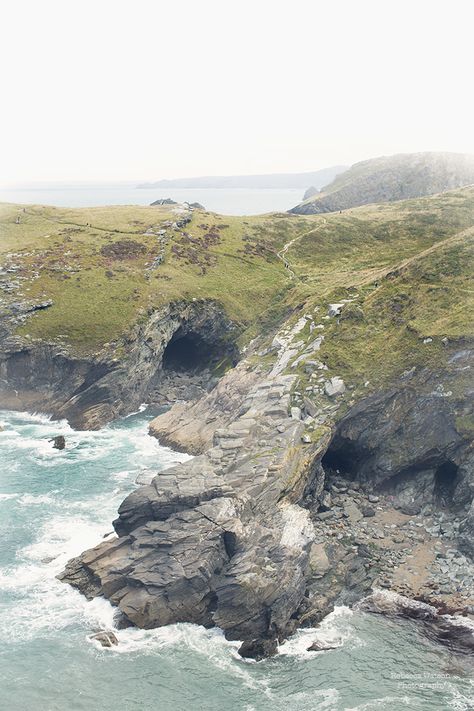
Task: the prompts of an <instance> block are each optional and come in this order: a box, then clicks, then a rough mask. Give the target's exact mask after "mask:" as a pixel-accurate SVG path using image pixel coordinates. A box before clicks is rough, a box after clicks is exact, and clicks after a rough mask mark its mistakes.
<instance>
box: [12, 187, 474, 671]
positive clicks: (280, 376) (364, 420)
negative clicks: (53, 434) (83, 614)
mask: <svg viewBox="0 0 474 711" xmlns="http://www.w3.org/2000/svg"><path fill="white" fill-rule="evenodd" d="M355 213H356V214H354V212H353V211H351V214H347V215H344V214H343V215H340V214H339V213H336V214H330V215H326V216H325V217H324V218H322V217H319V216H318V215H316V216H302V217H301V216H297V215H296V216H295V215H271V216H264V217H262V218H260V217H259V218H229V219H227V218H226V219H225V221H224V219H223V218H221V217H219V216H215V215H212V214H209V213H203V212H202V211H201V210H196V211H192V210H190V209H189V208H188V207H186V206H169V205H162V206H156V207H149V208H133V209H132V208H97V209H94V210H89V211H74V214H71V213H66V212H64V211H63V212H61V211H60V210H55V209H53V208H39V207H28V208H27V209H26V210H25V211H24V212H20V223H18V222H17V221H16V219H17V217H18V208H17V207H16V206H6V207H5V208H4V217H3V225H4V228H5V233H6V235H7V238H8V239H7V241H6V244H7V245H9V246H8V248H7V250H6V251H5V252H4V254H3V257H2V260H3V268H2V272H1V273H0V287H1V289H2V297H1V298H2V312H1V315H0V328H1V330H2V335H3V340H2V344H1V349H0V379H1V381H0V382H1V385H0V402H1V404H2V407H5V408H12V409H30V410H39V411H42V412H47V413H50V414H52V415H53V416H54V417H58V418H59V417H66V418H67V419H68V420H69V421H70V422H71V424H72V425H73V426H75V427H78V428H98V427H100V426H102V425H103V424H104V423H106V422H108V421H110V420H112V419H113V418H115V417H117V416H119V415H123V414H127V413H129V412H132V411H134V410H135V409H136V408H137V406H138V405H139V404H140V403H142V402H155V403H157V404H159V405H166V406H167V407H168V409H167V410H166V411H165V412H162V414H161V415H159V416H158V417H157V418H156V419H155V420H153V422H152V423H151V426H150V433H151V434H152V435H153V436H156V437H158V439H159V440H160V442H162V443H163V444H167V445H170V446H172V447H174V448H176V449H179V450H182V451H187V452H189V453H191V454H193V455H194V457H193V458H192V459H191V460H189V461H187V462H186V463H183V464H180V465H178V466H176V467H174V468H172V469H168V470H166V471H165V472H162V473H159V474H157V475H154V474H153V473H151V474H150V475H149V476H141V477H140V482H139V484H140V485H139V486H138V487H137V489H136V490H135V491H133V492H132V493H131V494H130V495H129V496H128V497H127V498H126V499H125V501H124V502H123V503H122V505H121V506H120V508H119V511H118V518H117V519H116V521H115V522H114V528H115V533H116V535H115V536H113V537H108V538H107V539H106V540H104V541H103V542H102V543H100V544H99V545H98V546H96V547H95V548H93V549H91V550H88V551H86V552H84V553H83V554H82V555H81V556H79V557H78V558H76V559H73V560H71V561H70V562H69V563H68V565H67V567H66V569H65V571H64V573H63V574H62V575H61V576H60V577H61V579H62V580H63V581H64V582H67V583H69V584H71V585H73V586H75V587H76V588H78V589H79V590H80V591H81V592H82V593H83V594H84V595H86V596H87V597H90V598H91V597H95V596H104V597H106V598H107V599H109V600H110V601H111V602H112V603H113V604H114V605H115V606H116V607H117V624H118V625H137V626H139V627H143V628H152V627H157V626H161V625H165V624H169V623H173V622H194V623H198V624H202V625H205V626H214V625H217V626H219V627H220V628H221V629H222V630H223V631H224V633H225V635H226V637H227V638H228V639H232V640H240V641H241V643H242V645H241V654H242V655H243V656H250V657H253V658H256V659H259V658H263V657H265V656H269V655H271V654H273V653H274V652H275V651H276V649H277V645H278V643H279V642H281V641H282V640H283V639H285V638H286V637H287V636H288V635H290V634H291V633H292V632H293V631H294V630H295V629H296V628H297V627H298V626H303V625H307V626H308V625H309V626H314V625H316V624H317V623H318V622H319V621H320V620H322V618H323V617H324V616H325V615H326V614H327V613H328V612H330V611H331V610H332V609H333V607H334V605H336V604H349V605H353V604H356V603H358V602H359V601H361V600H363V599H364V598H366V597H367V596H368V595H369V596H370V595H373V594H376V595H378V594H379V593H373V591H374V590H375V591H377V590H387V591H391V592H392V593H393V594H396V595H399V596H401V598H403V599H409V600H413V599H416V600H417V602H418V603H419V605H420V606H423V605H425V606H427V607H428V608H429V609H428V610H426V609H425V608H422V609H424V610H425V612H426V614H428V613H429V614H431V615H432V622H433V623H434V622H436V625H434V627H436V629H438V630H442V629H444V632H442V634H441V632H440V635H441V636H442V635H443V634H444V635H445V637H446V638H447V637H449V635H450V633H449V629H451V627H450V625H451V619H452V618H453V619H454V620H455V621H454V623H453V625H454V626H456V625H459V617H462V618H463V619H464V620H465V622H464V623H463V624H464V625H467V627H468V628H469V625H470V624H471V622H470V619H472V613H473V610H474V608H473V605H474V597H473V595H474V590H473V579H474V576H473V572H474V563H473V560H474V543H473V541H474V504H473V498H474V457H473V449H472V440H473V432H474V414H473V404H472V358H473V353H474V346H473V344H474V341H473V333H472V319H471V317H470V314H471V313H472V311H471V309H470V307H469V293H470V291H469V282H470V279H471V270H470V266H469V265H470V263H472V261H471V262H470V260H472V238H473V229H474V227H473V226H474V199H473V190H472V189H470V188H466V189H464V190H459V191H454V192H451V193H446V194H445V195H441V196H438V195H437V196H434V197H432V198H425V199H421V200H418V201H408V202H406V203H399V204H396V205H377V206H373V207H370V208H360V209H359V210H358V211H355ZM22 221H23V230H24V231H23V232H19V228H21V225H22ZM104 523H106V522H104ZM369 599H370V600H372V603H371V604H369V603H366V605H367V609H370V610H371V611H373V612H377V613H383V614H396V615H399V614H401V612H400V610H404V609H405V610H410V609H411V608H410V605H408V603H404V602H403V601H402V602H400V598H395V602H393V600H392V602H393V604H388V603H387V604H385V603H384V604H382V603H381V602H380V598H374V597H371V598H370V597H369ZM416 609H419V608H416ZM432 610H434V612H430V611H432ZM410 614H411V616H412V617H413V616H415V613H414V612H413V613H410ZM407 616H410V615H408V613H407ZM437 617H440V618H442V619H441V622H440V624H439V625H438V620H437V619H436V620H435V618H437ZM443 625H444V627H443ZM434 627H433V625H431V627H429V629H434ZM427 628H428V627H427ZM448 628H449V629H448ZM446 630H448V631H446ZM463 639H464V640H465V643H463V645H462V646H463V648H465V649H469V644H470V640H471V637H470V636H469V632H467V633H466V634H465V635H463ZM109 642H110V639H109ZM110 643H111V642H110Z"/></svg>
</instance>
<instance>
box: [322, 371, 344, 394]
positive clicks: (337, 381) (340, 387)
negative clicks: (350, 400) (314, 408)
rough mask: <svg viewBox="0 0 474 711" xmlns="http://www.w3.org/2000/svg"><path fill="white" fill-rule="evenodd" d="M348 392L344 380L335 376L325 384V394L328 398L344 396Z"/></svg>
mask: <svg viewBox="0 0 474 711" xmlns="http://www.w3.org/2000/svg"><path fill="white" fill-rule="evenodd" d="M345 391H346V386H345V385H344V381H343V379H342V378H339V377H338V376H335V377H334V378H331V380H328V381H327V382H326V383H324V392H325V393H326V395H327V396H328V397H336V396H337V395H342V394H343V393H345Z"/></svg>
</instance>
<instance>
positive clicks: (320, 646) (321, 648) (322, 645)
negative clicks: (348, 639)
mask: <svg viewBox="0 0 474 711" xmlns="http://www.w3.org/2000/svg"><path fill="white" fill-rule="evenodd" d="M337 648H338V645H337V644H331V643H330V642H323V641H322V640H319V639H315V640H314V642H313V643H312V645H311V646H310V647H308V649H307V651H308V652H325V651H327V650H328V649H337Z"/></svg>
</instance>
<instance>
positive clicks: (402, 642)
mask: <svg viewBox="0 0 474 711" xmlns="http://www.w3.org/2000/svg"><path fill="white" fill-rule="evenodd" d="M154 414H155V413H154V412H153V411H152V410H150V408H147V407H146V406H142V407H141V408H140V411H139V412H137V413H134V414H132V415H130V416H128V417H125V418H123V419H120V420H117V421H116V422H113V423H112V424H109V425H107V426H105V427H103V428H102V429H101V430H99V431H97V432H87V431H77V430H73V429H72V428H71V427H70V426H69V425H68V424H67V422H65V421H60V422H58V421H52V420H50V419H49V418H48V417H46V416H44V415H40V414H32V413H26V412H11V411H0V424H1V426H2V428H1V431H0V529H1V530H0V708H1V709H4V711H30V710H31V711H117V710H119V711H375V710H376V709H377V710H378V709H387V710H388V711H403V710H404V709H407V711H408V710H410V711H437V710H439V711H450V710H452V711H469V710H472V709H474V685H473V677H472V666H471V662H472V660H468V659H466V658H461V657H456V656H454V655H452V654H451V653H450V652H449V651H448V649H447V648H445V647H442V646H439V645H435V644H434V643H432V642H430V641H429V640H428V639H426V638H425V637H424V636H423V635H422V633H421V630H420V628H419V627H418V626H417V625H416V623H412V622H409V621H406V622H401V621H400V622H394V621H388V620H386V619H383V618H381V617H377V616H371V615H370V614H367V613H362V612H356V611H351V610H350V609H348V608H347V607H337V608H336V609H335V610H334V612H333V613H331V614H330V615H329V616H328V617H327V618H326V619H325V620H324V621H323V622H322V624H321V625H320V626H319V627H317V628H314V629H304V630H300V631H299V632H297V633H296V634H295V635H294V636H293V637H292V638H291V639H289V640H288V641H287V642H285V643H284V644H282V645H281V646H280V648H279V651H278V654H277V655H276V656H275V657H273V658H271V659H267V660H264V661H261V662H253V661H245V660H243V659H241V658H240V657H239V655H238V653H237V649H238V646H239V645H238V643H235V642H228V641H226V640H225V638H224V636H223V634H222V633H221V632H220V631H219V630H218V629H209V630H206V629H203V628H201V627H199V626H195V625H191V624H176V625H171V626H167V627H163V628H161V629H156V630H139V629H133V628H131V629H125V630H115V634H116V636H117V638H118V642H119V643H118V645H117V646H116V647H112V648H110V649H105V648H103V647H101V646H100V644H98V643H97V642H95V641H94V640H92V639H91V635H92V634H93V633H94V631H96V630H99V629H114V610H113V608H112V607H111V605H110V604H109V603H108V602H107V601H106V600H105V599H95V600H93V601H89V602H88V601H87V600H86V599H85V598H84V597H82V596H81V595H80V594H79V593H78V592H77V591H75V590H73V589H72V588H71V587H69V586H68V585H66V584H64V583H61V582H60V581H58V580H57V578H56V575H57V574H58V573H59V572H60V571H61V570H62V569H63V567H64V565H65V563H66V562H67V561H68V560H69V559H70V558H71V557H72V556H75V555H77V554H79V553H80V552H82V551H83V550H84V549H86V548H89V547H91V546H94V545H96V544H98V543H100V541H101V540H103V537H104V536H105V535H107V534H109V533H110V532H111V531H112V530H113V529H112V525H111V522H112V520H113V519H114V518H115V517H116V513H117V507H118V505H119V504H120V502H121V501H122V499H123V498H124V497H125V496H126V495H127V494H128V493H129V492H131V491H133V489H134V488H135V486H136V484H135V481H136V479H137V477H138V476H139V475H140V474H141V473H143V471H144V470H152V471H154V472H156V473H157V474H158V475H159V473H160V472H161V471H164V470H165V469H167V468H168V467H171V466H173V465H174V464H175V463H177V462H180V461H183V460H185V459H186V458H187V455H185V454H178V453H176V452H173V451H172V450H170V449H167V448H166V447H163V446H161V445H160V443H159V442H158V440H156V439H154V438H152V437H150V436H149V435H148V423H149V420H150V419H151V418H152V417H153V415H154ZM56 435H64V437H65V439H66V448H65V449H64V450H62V451H59V450H56V449H54V448H53V445H52V442H51V439H52V438H53V437H55V436H56ZM315 640H320V641H324V642H328V643H330V644H331V645H332V646H334V647H335V649H331V650H327V651H324V652H308V651H307V648H308V647H309V646H310V644H311V643H312V642H313V641H315Z"/></svg>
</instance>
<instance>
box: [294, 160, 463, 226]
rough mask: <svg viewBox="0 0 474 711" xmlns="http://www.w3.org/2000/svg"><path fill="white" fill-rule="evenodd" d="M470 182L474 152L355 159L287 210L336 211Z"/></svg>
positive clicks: (308, 212) (300, 212) (307, 213)
mask: <svg viewBox="0 0 474 711" xmlns="http://www.w3.org/2000/svg"><path fill="white" fill-rule="evenodd" d="M473 183H474V156H470V155H463V154H457V153H407V154H399V155H395V156H390V157H386V156H383V157H381V158H374V159H372V160H367V161H363V162H361V163H356V164H355V165H353V166H352V167H351V168H349V170H346V171H345V172H344V173H342V174H340V175H338V176H337V177H336V178H335V179H334V180H333V182H332V183H329V184H328V185H326V186H325V187H324V188H323V189H322V191H321V192H320V193H318V194H317V195H313V196H308V199H306V200H304V201H303V202H302V203H301V204H299V205H297V206H296V207H294V208H292V210H290V212H293V213H296V214H299V215H310V214H321V213H327V212H337V211H339V210H347V209H348V208H352V207H357V206H359V205H367V204H371V203H379V202H393V201H397V200H405V199H408V198H417V197H423V196H426V195H435V194H436V193H442V192H444V191H446V190H452V189H454V188H458V187H463V186H466V185H472V184H473Z"/></svg>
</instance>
